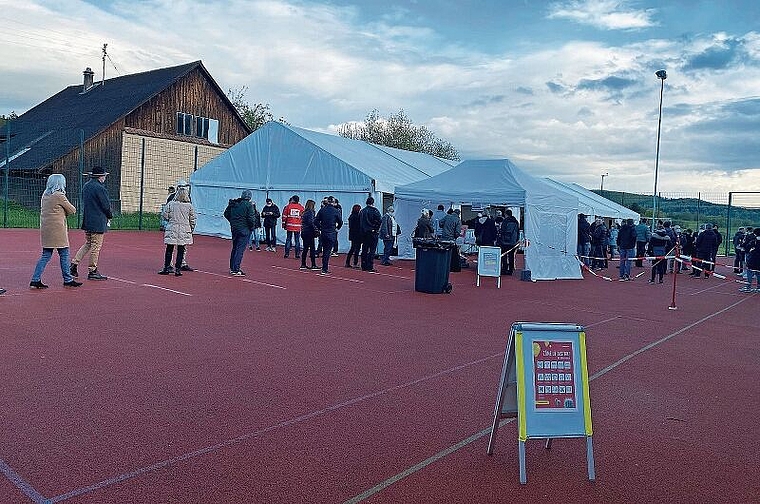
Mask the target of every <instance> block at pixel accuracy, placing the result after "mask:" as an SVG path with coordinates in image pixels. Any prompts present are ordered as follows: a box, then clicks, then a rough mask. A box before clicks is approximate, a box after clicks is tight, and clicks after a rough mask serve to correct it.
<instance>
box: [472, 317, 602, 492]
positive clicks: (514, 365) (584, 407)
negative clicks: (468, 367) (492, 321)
mask: <svg viewBox="0 0 760 504" xmlns="http://www.w3.org/2000/svg"><path fill="white" fill-rule="evenodd" d="M515 416H517V424H518V439H519V446H518V449H519V458H520V483H522V484H525V483H526V482H527V474H526V469H525V442H526V441H527V440H528V439H546V440H547V441H546V448H547V449H548V448H550V447H551V440H552V439H553V438H576V437H585V438H586V464H587V468H588V478H589V480H591V481H594V480H595V479H596V474H595V470H594V450H593V443H592V439H591V438H592V434H593V430H592V425H591V400H590V397H589V389H588V366H587V362H586V332H585V330H584V328H583V327H582V326H580V325H577V324H557V323H543V322H541V323H539V322H515V323H514V324H512V328H511V329H510V331H509V338H508V340H507V349H506V351H505V352H504V364H503V365H502V369H501V380H500V381H499V391H498V394H497V397H496V406H495V407H494V415H493V425H492V427H491V436H490V438H489V440H488V449H487V452H486V453H488V455H491V454H493V448H494V444H495V442H496V433H497V432H498V429H499V423H500V421H501V420H502V419H503V418H508V417H515Z"/></svg>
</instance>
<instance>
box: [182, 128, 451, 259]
mask: <svg viewBox="0 0 760 504" xmlns="http://www.w3.org/2000/svg"><path fill="white" fill-rule="evenodd" d="M451 167H452V165H451V164H449V162H448V161H444V160H441V159H438V158H436V157H434V156H430V155H427V154H422V153H418V152H409V151H401V150H399V149H392V148H389V147H381V146H377V145H374V144H370V143H367V142H362V141H359V140H350V139H347V138H342V137H339V136H335V135H327V134H324V133H317V132H315V131H309V130H306V129H302V128H296V127H293V126H288V125H285V124H282V123H280V122H274V121H273V122H269V123H267V124H265V125H264V126H262V127H261V128H259V129H258V130H256V131H255V132H254V133H252V134H250V135H249V136H247V137H246V138H245V139H243V140H242V141H241V142H239V143H237V144H235V145H234V146H232V147H231V148H230V149H229V150H227V151H225V152H224V153H222V154H220V155H219V156H218V157H216V158H215V159H213V160H212V161H210V162H208V163H207V164H206V165H204V166H203V167H201V168H200V169H199V170H198V171H196V172H195V173H193V174H192V176H191V177H190V184H191V185H192V197H193V205H194V206H195V208H196V212H197V213H198V224H197V227H196V233H198V234H204V235H210V236H221V237H226V238H228V237H229V236H230V229H229V223H228V222H227V221H226V220H225V219H224V216H223V215H222V214H223V212H224V209H225V208H226V207H227V202H228V200H229V199H232V198H239V197H240V193H241V192H242V191H243V190H244V189H249V190H250V191H251V192H252V193H253V201H255V202H256V203H257V207H258V208H259V210H260V209H261V207H262V206H263V204H264V200H265V199H266V198H267V197H269V198H272V200H273V201H274V202H275V203H276V204H277V205H278V206H279V207H280V210H282V208H283V206H285V204H286V203H287V202H288V199H289V198H290V197H291V196H292V195H294V194H298V196H299V197H300V199H301V204H304V203H305V202H306V200H307V199H313V200H315V201H316V202H317V205H319V202H320V201H321V200H322V198H323V197H324V196H328V195H333V196H335V197H336V198H338V199H339V200H340V203H341V207H342V208H343V218H344V221H347V220H348V214H349V213H350V210H351V207H352V206H353V205H354V204H359V205H361V206H362V207H363V206H364V205H365V201H366V199H367V196H368V195H372V196H373V197H374V198H375V201H376V206H377V207H378V208H381V204H382V201H383V199H382V197H383V194H392V193H393V192H394V191H395V188H396V186H397V185H403V184H408V183H410V182H416V181H419V180H423V179H427V178H429V177H431V176H433V175H438V174H440V173H442V172H444V171H446V170H449V169H451ZM381 210H382V208H381ZM284 237H285V233H284V231H282V230H281V229H280V230H278V238H279V239H281V240H283V239H284ZM339 241H340V245H341V248H342V249H345V248H346V247H347V244H348V223H347V222H345V224H344V230H341V232H340V233H339Z"/></svg>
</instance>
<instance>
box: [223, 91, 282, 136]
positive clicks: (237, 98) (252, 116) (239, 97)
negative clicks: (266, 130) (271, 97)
mask: <svg viewBox="0 0 760 504" xmlns="http://www.w3.org/2000/svg"><path fill="white" fill-rule="evenodd" d="M247 91H248V86H240V87H239V88H238V89H228V90H227V98H229V99H230V101H231V102H232V105H233V106H234V107H235V108H236V109H237V111H238V114H240V117H242V118H243V121H245V123H246V124H247V125H248V127H249V128H251V131H256V130H257V129H259V128H260V127H262V126H263V125H264V124H266V123H268V122H269V121H274V116H273V115H272V112H271V110H270V109H269V104H268V103H256V104H255V105H253V106H251V105H250V104H249V103H248V101H246V99H245V93H246V92H247ZM280 121H281V122H285V119H282V118H280Z"/></svg>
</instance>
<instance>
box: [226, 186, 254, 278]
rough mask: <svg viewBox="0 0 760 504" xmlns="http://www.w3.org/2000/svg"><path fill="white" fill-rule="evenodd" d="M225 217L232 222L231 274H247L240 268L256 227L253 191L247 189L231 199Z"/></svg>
mask: <svg viewBox="0 0 760 504" xmlns="http://www.w3.org/2000/svg"><path fill="white" fill-rule="evenodd" d="M224 218H225V219H227V220H228V221H229V223H230V232H231V233H232V251H231V252H230V275H232V276H245V273H243V271H242V270H241V269H240V263H241V262H242V261H243V252H245V244H246V243H248V240H249V239H250V238H251V233H252V232H253V228H254V224H255V222H254V217H253V205H252V204H251V191H248V190H245V191H243V194H241V195H240V197H239V198H238V199H231V200H230V201H229V203H228V204H227V208H226V209H225V210H224Z"/></svg>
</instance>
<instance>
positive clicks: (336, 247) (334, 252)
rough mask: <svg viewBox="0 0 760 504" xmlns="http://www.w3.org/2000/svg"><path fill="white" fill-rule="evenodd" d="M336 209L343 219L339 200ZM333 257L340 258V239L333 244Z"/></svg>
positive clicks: (336, 202)
mask: <svg viewBox="0 0 760 504" xmlns="http://www.w3.org/2000/svg"><path fill="white" fill-rule="evenodd" d="M335 208H337V209H338V212H340V218H341V219H342V218H343V207H342V206H340V201H338V198H335ZM332 257H338V238H336V239H335V243H334V244H333V249H332Z"/></svg>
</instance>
